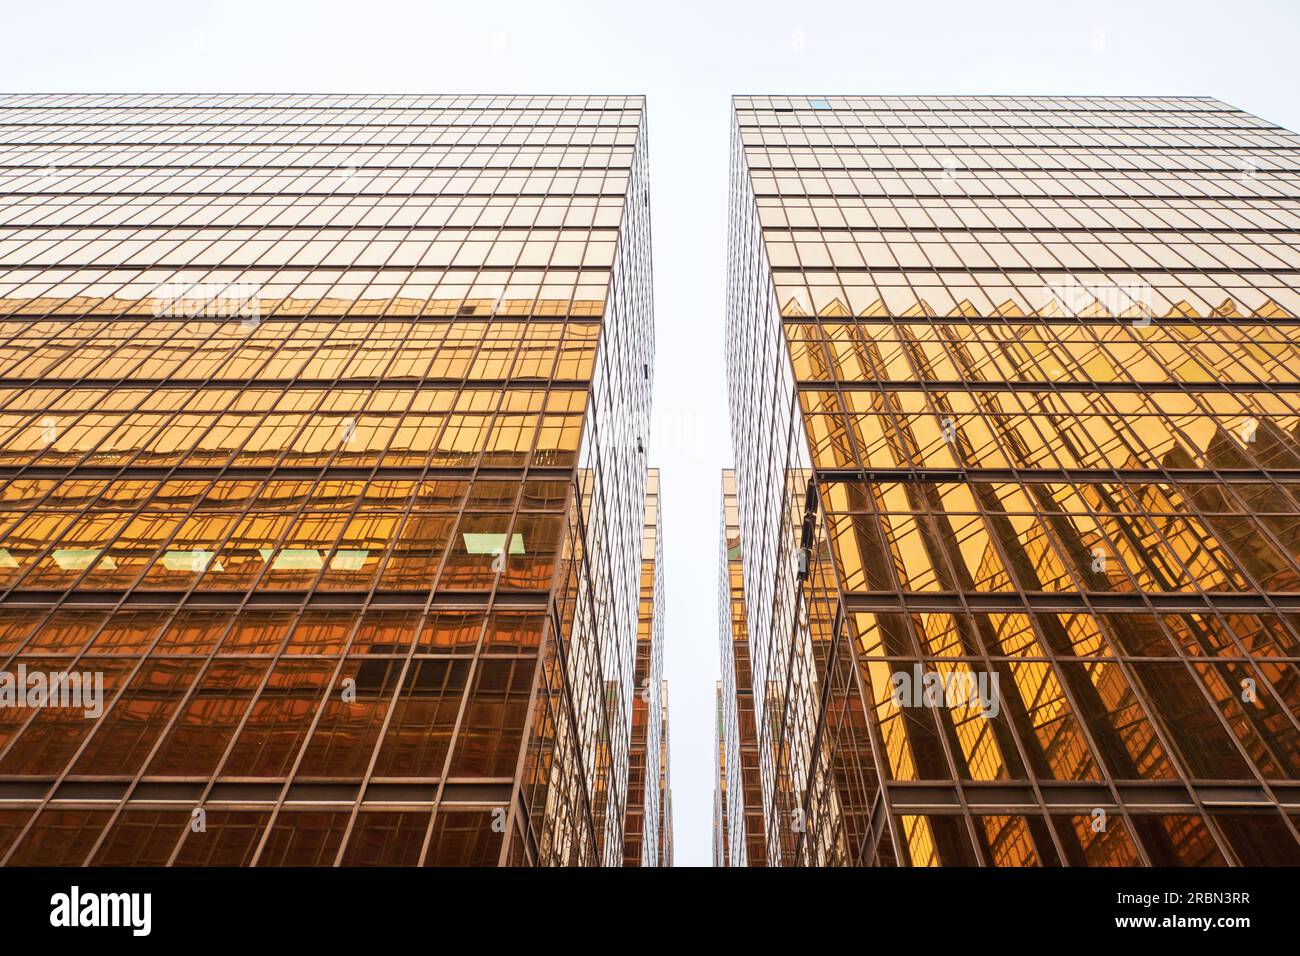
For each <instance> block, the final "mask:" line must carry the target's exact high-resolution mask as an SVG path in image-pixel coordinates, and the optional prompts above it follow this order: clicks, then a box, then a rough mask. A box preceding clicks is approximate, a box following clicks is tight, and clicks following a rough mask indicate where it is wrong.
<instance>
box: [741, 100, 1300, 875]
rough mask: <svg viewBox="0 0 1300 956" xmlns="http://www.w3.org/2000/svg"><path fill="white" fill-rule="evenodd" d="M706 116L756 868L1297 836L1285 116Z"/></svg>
mask: <svg viewBox="0 0 1300 956" xmlns="http://www.w3.org/2000/svg"><path fill="white" fill-rule="evenodd" d="M733 106H734V120H735V125H734V131H733V163H732V182H731V224H730V235H729V270H730V271H729V276H728V318H727V356H728V377H729V391H730V401H731V416H732V434H733V440H734V446H735V461H736V491H737V506H738V513H739V521H738V524H739V529H740V541H741V543H742V546H743V551H744V560H743V580H744V588H743V592H744V593H743V599H744V603H745V605H746V617H747V627H748V644H749V651H750V656H751V659H752V660H751V666H752V671H753V698H754V706H755V712H756V714H757V715H758V719H757V727H758V737H759V746H758V754H759V761H760V778H761V790H762V808H763V817H764V823H765V826H766V828H767V829H766V834H765V836H766V842H767V851H768V860H769V863H772V864H777V863H779V864H781V865H826V864H849V865H852V864H864V865H868V864H877V865H915V866H923V865H953V864H968V865H994V866H1026V865H1058V864H1067V865H1090V866H1102V865H1161V864H1169V865H1199V864H1208V865H1240V864H1262V865H1280V864H1296V863H1300V843H1298V838H1300V834H1298V831H1297V825H1298V824H1300V783H1298V782H1297V781H1298V780H1300V679H1298V677H1300V675H1298V674H1297V666H1298V665H1300V614H1298V613H1297V612H1300V536H1298V535H1297V533H1296V532H1297V529H1300V388H1298V386H1300V378H1298V377H1297V376H1298V373H1300V288H1298V286H1297V270H1298V269H1300V241H1298V240H1297V234H1298V233H1297V230H1298V228H1300V176H1298V174H1297V159H1300V139H1298V138H1297V137H1296V136H1295V134H1293V133H1290V132H1288V131H1286V130H1283V129H1280V128H1278V127H1276V126H1274V125H1272V124H1270V123H1268V122H1266V121H1264V120H1261V119H1258V118H1256V117H1253V116H1250V115H1248V114H1246V113H1243V112H1241V111H1239V110H1236V109H1233V108H1231V107H1229V106H1226V105H1225V104H1223V103H1220V102H1217V101H1215V100H1212V99H1203V98H1175V97H1169V98H1141V99H1132V98H1101V97H1096V98H1049V97H1015V98H983V97H824V98H823V97H812V98H807V97H737V98H736V99H735V100H734V103H733ZM935 688H937V690H934V689H935ZM931 690H934V693H933V694H931ZM729 769H730V768H729Z"/></svg>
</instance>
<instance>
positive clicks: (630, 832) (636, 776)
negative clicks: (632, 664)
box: [623, 468, 665, 866]
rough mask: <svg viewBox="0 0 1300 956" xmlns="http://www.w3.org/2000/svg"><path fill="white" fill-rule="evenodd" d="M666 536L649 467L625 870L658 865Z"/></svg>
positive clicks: (654, 477) (655, 479) (655, 472)
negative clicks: (629, 867) (664, 547)
mask: <svg viewBox="0 0 1300 956" xmlns="http://www.w3.org/2000/svg"><path fill="white" fill-rule="evenodd" d="M662 538H663V529H662V525H661V523H660V518H659V469H658V468H651V469H650V470H649V473H648V475H647V480H646V507H645V533H644V536H643V537H642V540H641V604H640V611H639V613H638V615H637V631H636V673H635V676H634V678H633V685H634V687H635V692H634V695H633V699H632V738H631V746H630V749H629V751H628V783H627V812H626V813H625V814H624V817H625V820H626V822H625V824H624V827H623V865H624V866H658V865H659V852H660V837H659V817H660V814H661V812H662V802H661V801H662V795H661V793H660V779H661V777H662V774H661V772H660V763H661V760H663V758H664V753H663V744H662V740H661V737H662V734H663V694H664V687H665V683H664V679H663V672H664V571H663V565H664V562H663V541H662ZM647 836H648V837H649V838H648V839H647Z"/></svg>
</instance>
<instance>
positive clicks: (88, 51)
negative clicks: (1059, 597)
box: [0, 0, 1300, 865]
mask: <svg viewBox="0 0 1300 956" xmlns="http://www.w3.org/2000/svg"><path fill="white" fill-rule="evenodd" d="M2 22H3V27H4V31H3V34H2V36H3V38H4V41H5V42H4V44H3V48H4V56H3V58H0V90H2V91H4V92H11V93H37V92H96V93H99V92H130V93H140V92H205V93H225V92H231V93H253V92H266V93H280V92H331V93H644V94H646V95H647V96H648V98H649V104H648V107H649V128H650V180H651V196H652V224H653V230H654V269H655V320H656V327H657V338H658V355H657V357H656V362H657V367H656V372H657V374H656V385H657V387H658V393H657V394H656V396H655V413H654V431H653V434H652V437H651V441H650V462H651V463H652V464H657V465H658V466H659V467H660V468H661V469H662V473H663V479H662V489H663V521H664V538H665V541H664V545H665V547H664V554H665V563H666V566H667V567H666V572H667V573H666V585H667V595H668V614H667V648H666V655H665V660H666V669H667V676H668V680H669V682H670V692H671V705H672V733H673V737H672V774H673V807H674V811H675V814H676V817H675V820H676V836H677V842H676V854H677V862H678V864H679V865H708V863H709V859H710V815H711V813H712V790H713V761H714V759H715V754H716V749H715V746H714V710H713V707H714V704H713V685H714V680H715V679H716V678H717V671H718V657H717V646H718V636H717V624H716V622H717V613H716V608H715V603H716V592H717V585H716V575H717V553H716V552H717V543H718V538H717V535H718V500H717V495H718V472H719V469H721V468H723V467H724V466H726V465H729V464H730V457H731V452H730V448H731V445H730V435H729V430H728V423H727V403H726V396H725V394H724V392H725V378H724V373H723V353H722V324H723V308H724V303H723V296H724V281H725V269H724V258H725V254H726V213H727V193H726V188H727V162H728V153H727V149H728V131H729V121H730V120H729V117H730V114H729V109H730V106H729V97H730V95H731V94H733V93H815V94H834V93H984V94H995V93H1059V94H1089V93H1100V94H1116V95H1124V94H1127V95H1142V94H1165V95H1172V94H1177V95H1204V96H1215V97H1218V98H1219V99H1222V100H1225V101H1227V102H1228V103H1231V104H1233V105H1234V106H1239V107H1241V108H1243V109H1246V110H1249V111H1250V112H1252V113H1256V114H1258V115H1260V116H1263V117H1265V118H1267V119H1269V120H1272V121H1274V122H1277V123H1280V124H1282V125H1284V126H1287V127H1289V128H1291V129H1300V97H1297V86H1298V85H1300V80H1298V79H1297V75H1298V73H1297V69H1296V64H1297V50H1300V4H1297V3H1296V2H1295V0H1289V2H1288V0H1277V2H1247V0H1236V2H1233V3H1225V2H1220V3H1217V4H1214V3H1205V2H1193V0H1181V2H1172V3H1168V2H1159V3H1144V4H1128V3H1112V2H1101V3H1054V4H1053V3H1048V2H1042V0H1040V2H1036V3H1033V2H1030V3H997V2H989V3H976V2H953V3H944V2H936V0H931V2H898V0H891V2H885V3H877V2H838V3H826V2H816V0H789V2H786V3H772V2H766V0H750V2H744V3H736V2H718V0H694V2H677V0H647V2H634V3H616V2H614V0H606V2H603V3H602V2H591V3H565V2H546V0H532V2H517V3H505V2H503V3H493V2H490V0H459V2H456V3H395V2H386V0H365V2H360V3H339V2H329V0H317V2H313V3H288V2H282V3H278V2H274V0H256V2H235V3H221V2H206V3H205V2H193V0H185V2H178V0H166V2H163V0H157V2H133V0H113V2H111V3H110V2H102V0H96V2H90V0H83V2H80V3H70V2H55V0H29V2H24V3H11V4H6V7H5V10H4V14H3V21H2Z"/></svg>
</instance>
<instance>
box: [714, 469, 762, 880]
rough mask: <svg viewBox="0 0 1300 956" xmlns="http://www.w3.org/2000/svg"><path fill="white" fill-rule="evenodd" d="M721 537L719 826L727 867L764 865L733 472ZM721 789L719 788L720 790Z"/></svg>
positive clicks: (725, 485) (726, 487)
mask: <svg viewBox="0 0 1300 956" xmlns="http://www.w3.org/2000/svg"><path fill="white" fill-rule="evenodd" d="M721 526H722V527H721V532H720V533H721V541H720V544H719V554H718V645H719V646H718V650H719V660H720V662H721V670H722V680H721V681H720V682H719V686H718V695H719V703H718V707H719V710H718V728H719V731H718V733H719V737H720V746H721V753H720V755H719V763H720V766H721V768H722V774H721V777H720V779H721V780H723V782H725V783H727V784H728V786H727V788H726V790H725V803H726V806H725V807H723V808H722V809H723V810H724V811H725V812H724V813H723V816H722V818H721V819H722V825H723V826H725V829H726V834H725V835H726V840H725V841H724V847H725V850H726V863H725V865H727V866H762V865H763V864H764V860H765V859H766V853H767V842H766V840H765V839H764V837H763V832H764V826H763V790H762V786H761V784H760V771H759V763H760V760H759V753H758V746H759V745H758V727H757V725H756V724H755V722H754V692H753V674H752V669H751V667H750V664H749V636H748V629H747V624H746V619H745V618H746V613H745V581H744V574H743V571H742V554H743V549H742V548H741V545H740V512H739V508H738V506H737V503H736V473H735V472H734V471H732V470H730V469H728V470H726V471H724V472H723V473H722V520H721ZM719 789H720V790H722V788H721V787H720V788H719Z"/></svg>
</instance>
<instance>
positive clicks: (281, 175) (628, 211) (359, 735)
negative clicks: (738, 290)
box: [0, 95, 653, 866]
mask: <svg viewBox="0 0 1300 956" xmlns="http://www.w3.org/2000/svg"><path fill="white" fill-rule="evenodd" d="M647 189H648V183H647V173H646V141H645V119H644V102H643V100H642V98H640V97H510V96H491V97H475V96H334V95H328V96H215V97H214V96H9V97H4V98H0V338H2V339H3V344H0V360H2V361H3V369H2V370H0V527H2V528H3V531H0V577H2V578H3V585H2V589H0V671H3V672H5V673H12V672H15V671H16V670H17V669H18V668H20V667H21V668H24V669H26V670H28V671H37V670H41V671H49V672H73V671H75V672H78V673H82V672H84V673H87V674H91V673H93V674H99V675H102V680H103V688H104V690H103V701H102V703H103V707H102V713H100V714H98V715H97V716H95V717H94V718H93V719H91V718H88V717H87V715H86V712H84V711H82V710H78V709H76V708H72V707H64V706H42V707H26V708H25V707H8V706H7V707H4V708H0V862H3V863H4V864H7V865H21V864H54V865H76V864H119V865H130V864H152V865H195V864H199V865H205V864H211V865H215V864H222V865H262V866H268V865H281V864H297V865H353V864H356V865H362V864H387V865H416V864H424V865H498V864H502V865H551V864H601V863H603V864H606V865H613V864H616V863H618V862H620V861H621V860H622V858H623V842H624V839H623V838H624V834H623V824H624V814H625V810H626V803H627V782H628V768H629V744H630V734H631V727H632V712H633V704H632V702H633V694H634V684H633V681H634V667H635V658H636V647H637V621H638V582H639V580H640V577H641V574H642V568H641V562H640V560H639V559H640V554H641V547H640V542H641V540H642V536H643V523H644V519H643V511H644V502H645V482H646V468H645V456H644V451H643V449H644V443H645V442H646V441H647V439H648V433H647V430H648V426H649V407H650V390H651V382H652V369H653V318H652V302H651V285H650V248H649V241H650V231H649V202H648V193H647Z"/></svg>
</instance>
